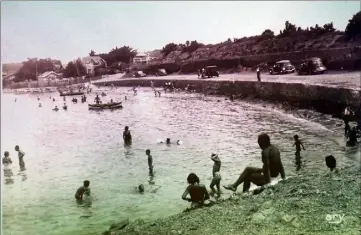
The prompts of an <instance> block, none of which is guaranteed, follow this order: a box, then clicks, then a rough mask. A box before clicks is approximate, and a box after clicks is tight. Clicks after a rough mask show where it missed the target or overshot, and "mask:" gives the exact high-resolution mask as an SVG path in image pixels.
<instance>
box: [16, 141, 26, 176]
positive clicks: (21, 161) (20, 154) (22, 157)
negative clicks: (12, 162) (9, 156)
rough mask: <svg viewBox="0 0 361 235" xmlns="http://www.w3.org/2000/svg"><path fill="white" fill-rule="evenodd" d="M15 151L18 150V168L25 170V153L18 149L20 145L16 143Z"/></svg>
mask: <svg viewBox="0 0 361 235" xmlns="http://www.w3.org/2000/svg"><path fill="white" fill-rule="evenodd" d="M15 151H16V152H18V156H19V166H20V169H24V170H25V162H24V156H25V153H24V152H23V151H21V150H20V147H19V146H18V145H16V146H15Z"/></svg>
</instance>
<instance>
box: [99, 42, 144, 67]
mask: <svg viewBox="0 0 361 235" xmlns="http://www.w3.org/2000/svg"><path fill="white" fill-rule="evenodd" d="M136 55H137V51H136V50H134V49H133V48H131V47H129V46H123V47H120V48H118V47H116V48H115V49H112V50H111V51H110V52H109V53H103V54H99V56H100V57H101V58H102V59H104V60H105V61H106V62H107V64H113V63H114V62H123V63H126V64H128V63H130V62H131V61H132V59H133V58H134V57H135V56H136Z"/></svg>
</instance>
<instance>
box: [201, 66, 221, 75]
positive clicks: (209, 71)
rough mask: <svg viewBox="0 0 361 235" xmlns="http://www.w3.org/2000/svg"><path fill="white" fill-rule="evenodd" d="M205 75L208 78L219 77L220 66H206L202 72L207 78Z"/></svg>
mask: <svg viewBox="0 0 361 235" xmlns="http://www.w3.org/2000/svg"><path fill="white" fill-rule="evenodd" d="M205 77H208V78H211V77H219V71H218V67H217V66H215V65H212V66H207V67H205V68H204V70H203V72H202V78H205Z"/></svg>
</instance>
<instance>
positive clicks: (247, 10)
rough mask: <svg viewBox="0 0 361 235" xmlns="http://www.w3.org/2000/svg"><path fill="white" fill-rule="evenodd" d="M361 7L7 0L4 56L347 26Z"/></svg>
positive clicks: (64, 56)
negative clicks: (291, 28) (291, 27)
mask: <svg viewBox="0 0 361 235" xmlns="http://www.w3.org/2000/svg"><path fill="white" fill-rule="evenodd" d="M360 7H361V6H360V1H322V2H321V1H319V2H314V1H309V2H308V1H302V2H294V1H283V2H244V1H238V2H237V1H233V2H225V1H218V2H205V1H199V2H196V1H183V2H170V1H168V2H162V1H154V2H152V1H149V2H147V1H143V2H140V1H119V2H116V1H109V2H104V1H92V2H86V1H58V2H56V1H51V2H50V1H49V2H46V1H39V2H35V1H34V2H30V1H1V62H2V63H10V62H22V61H24V60H26V59H27V58H33V57H37V58H52V59H59V60H61V61H62V63H63V64H66V63H67V62H68V61H70V60H73V59H76V58H78V57H84V56H87V55H88V53H89V52H90V51H91V50H94V51H95V52H96V53H107V52H109V51H110V50H111V49H112V48H115V47H116V46H117V47H121V46H124V45H127V46H131V47H132V48H134V49H137V50H138V51H151V50H154V49H161V48H162V47H163V46H164V45H166V44H167V43H170V42H174V43H184V42H185V41H187V40H189V41H191V40H197V41H198V42H202V43H205V44H213V43H219V42H222V41H225V40H227V39H228V38H231V39H233V38H241V37H244V36H253V35H257V34H261V33H262V32H263V31H264V30H265V29H271V30H273V31H274V32H275V33H277V34H278V32H279V30H281V29H283V28H284V24H285V21H286V20H288V21H290V22H291V23H292V24H296V25H297V26H301V27H303V28H306V27H307V26H314V25H315V24H319V25H324V24H325V23H329V22H333V23H334V27H335V28H336V29H339V30H344V29H345V27H346V25H347V23H348V20H349V19H351V18H352V16H353V15H354V14H356V13H357V12H358V11H360Z"/></svg>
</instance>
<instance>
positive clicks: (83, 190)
mask: <svg viewBox="0 0 361 235" xmlns="http://www.w3.org/2000/svg"><path fill="white" fill-rule="evenodd" d="M89 185H90V182H89V180H85V181H84V182H83V186H81V187H80V188H78V190H77V191H76V193H75V199H76V200H83V195H84V194H85V195H87V196H90V188H89Z"/></svg>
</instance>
